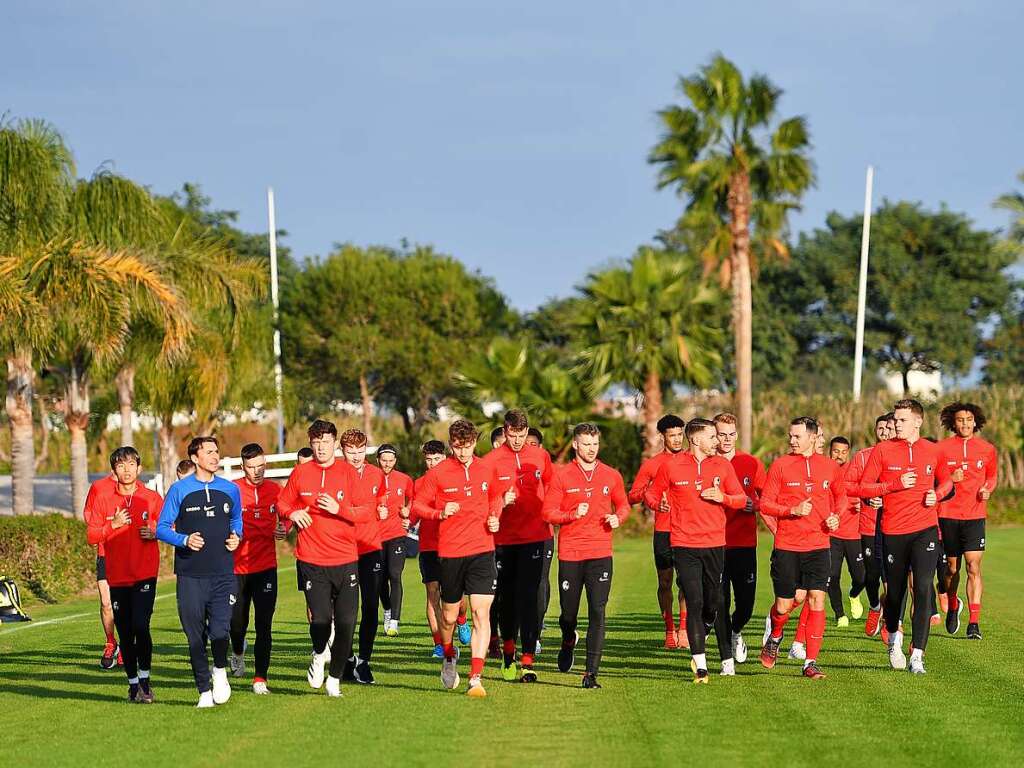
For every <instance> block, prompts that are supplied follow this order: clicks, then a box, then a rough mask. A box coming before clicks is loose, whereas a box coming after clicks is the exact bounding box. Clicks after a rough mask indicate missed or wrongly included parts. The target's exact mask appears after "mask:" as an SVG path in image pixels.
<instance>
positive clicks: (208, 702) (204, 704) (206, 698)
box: [196, 691, 216, 709]
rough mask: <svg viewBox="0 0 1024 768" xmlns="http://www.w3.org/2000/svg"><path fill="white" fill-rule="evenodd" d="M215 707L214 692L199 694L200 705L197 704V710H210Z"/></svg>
mask: <svg viewBox="0 0 1024 768" xmlns="http://www.w3.org/2000/svg"><path fill="white" fill-rule="evenodd" d="M214 706H216V705H215V704H214V703H213V691H203V692H202V693H200V694H199V703H198V704H196V709H209V708H210V707H214Z"/></svg>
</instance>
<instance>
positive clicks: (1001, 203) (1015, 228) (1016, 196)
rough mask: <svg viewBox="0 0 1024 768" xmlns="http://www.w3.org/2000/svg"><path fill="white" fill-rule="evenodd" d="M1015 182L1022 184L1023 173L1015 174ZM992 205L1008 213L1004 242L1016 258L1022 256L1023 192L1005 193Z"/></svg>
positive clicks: (1023, 227)
mask: <svg viewBox="0 0 1024 768" xmlns="http://www.w3.org/2000/svg"><path fill="white" fill-rule="evenodd" d="M1017 181H1019V182H1020V183H1021V184H1024V171H1021V172H1020V173H1018V174H1017ZM993 205H994V206H995V207H996V208H999V209H1001V210H1004V211H1008V212H1009V213H1010V216H1011V217H1012V220H1011V222H1010V229H1009V231H1007V233H1006V241H1005V242H1006V243H1007V246H1008V247H1010V248H1012V249H1013V250H1014V251H1015V252H1016V253H1017V254H1018V256H1020V255H1022V254H1024V192H1007V193H1006V194H1005V195H1000V196H999V197H997V198H996V201H995V203H994V204H993Z"/></svg>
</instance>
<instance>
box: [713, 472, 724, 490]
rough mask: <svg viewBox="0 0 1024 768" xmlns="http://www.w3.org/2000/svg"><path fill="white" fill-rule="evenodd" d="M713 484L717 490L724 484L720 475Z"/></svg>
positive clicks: (716, 476)
mask: <svg viewBox="0 0 1024 768" xmlns="http://www.w3.org/2000/svg"><path fill="white" fill-rule="evenodd" d="M713 484H714V486H715V488H717V487H718V486H720V485H721V484H722V478H720V477H719V476H718V475H715V479H714V483H713Z"/></svg>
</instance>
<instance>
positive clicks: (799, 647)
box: [789, 640, 807, 661]
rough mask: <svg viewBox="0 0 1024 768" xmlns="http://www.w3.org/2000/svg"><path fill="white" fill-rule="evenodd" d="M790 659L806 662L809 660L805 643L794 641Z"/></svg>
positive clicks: (790, 648)
mask: <svg viewBox="0 0 1024 768" xmlns="http://www.w3.org/2000/svg"><path fill="white" fill-rule="evenodd" d="M789 658H791V659H796V660H797V661H805V660H806V659H807V648H805V647H804V644H803V643H798V642H797V641H796V640H794V641H793V644H792V645H791V646H789Z"/></svg>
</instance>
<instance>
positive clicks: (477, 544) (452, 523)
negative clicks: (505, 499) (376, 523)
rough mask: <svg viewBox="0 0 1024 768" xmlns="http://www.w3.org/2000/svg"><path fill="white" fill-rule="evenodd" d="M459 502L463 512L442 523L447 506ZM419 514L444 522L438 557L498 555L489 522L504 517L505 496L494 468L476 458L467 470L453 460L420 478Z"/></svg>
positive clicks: (416, 506) (415, 502)
mask: <svg viewBox="0 0 1024 768" xmlns="http://www.w3.org/2000/svg"><path fill="white" fill-rule="evenodd" d="M450 501H455V502H458V504H459V511H458V512H456V513H455V514H454V515H450V516H449V517H446V518H445V519H443V520H441V513H442V511H443V510H444V507H445V505H446V504H447V503H448V502H450ZM412 506H413V509H414V510H416V514H417V515H418V516H420V517H421V518H426V519H427V520H440V524H439V525H438V530H437V554H438V557H470V556H472V555H479V554H482V553H484V552H493V551H494V535H493V534H492V533H491V532H490V531H488V530H487V518H488V517H490V516H492V515H493V516H496V517H498V516H500V515H501V492H500V491H499V490H498V476H497V473H496V472H495V471H494V467H492V466H491V465H490V463H488V462H485V461H483V460H482V459H478V458H474V459H473V460H472V461H470V463H469V466H465V465H463V464H462V462H460V461H459V460H458V459H456V458H455V457H454V456H449V457H448V458H447V459H445V460H444V461H442V462H441V463H440V464H438V465H437V466H436V467H434V468H433V469H431V470H430V471H429V472H427V474H425V475H424V476H423V477H421V478H420V484H419V486H417V489H416V498H415V499H414V500H413V503H412Z"/></svg>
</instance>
